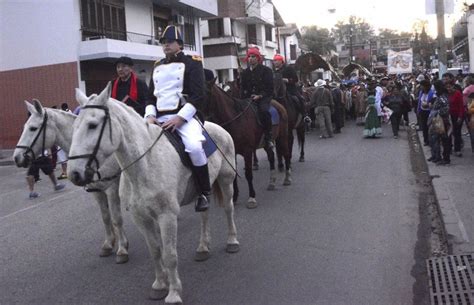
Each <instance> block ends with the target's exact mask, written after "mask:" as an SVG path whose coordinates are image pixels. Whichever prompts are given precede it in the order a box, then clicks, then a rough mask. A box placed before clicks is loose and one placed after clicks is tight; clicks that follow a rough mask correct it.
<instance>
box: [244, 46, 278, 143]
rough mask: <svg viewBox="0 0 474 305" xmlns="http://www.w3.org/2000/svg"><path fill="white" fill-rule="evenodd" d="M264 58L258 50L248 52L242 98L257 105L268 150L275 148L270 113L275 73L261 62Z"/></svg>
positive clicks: (251, 49) (252, 49)
mask: <svg viewBox="0 0 474 305" xmlns="http://www.w3.org/2000/svg"><path fill="white" fill-rule="evenodd" d="M261 60H262V56H261V55H260V51H259V50H258V49H257V48H250V49H249V50H248V51H247V62H248V68H247V69H245V70H244V72H243V73H242V75H241V86H240V97H241V98H251V99H252V101H254V102H255V103H257V105H258V112H259V116H260V120H261V122H262V125H263V130H264V140H265V146H266V148H269V149H272V148H273V141H272V118H271V115H270V112H269V109H270V103H271V100H272V98H273V72H272V70H271V69H270V68H268V67H266V66H264V65H262V64H261V63H260V62H261Z"/></svg>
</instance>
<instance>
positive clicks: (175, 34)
mask: <svg viewBox="0 0 474 305" xmlns="http://www.w3.org/2000/svg"><path fill="white" fill-rule="evenodd" d="M165 40H168V41H177V42H178V43H180V44H183V37H182V36H181V33H180V32H179V29H178V27H177V26H175V25H168V26H167V27H166V29H165V30H164V31H163V35H161V38H160V43H163V42H164V41H165Z"/></svg>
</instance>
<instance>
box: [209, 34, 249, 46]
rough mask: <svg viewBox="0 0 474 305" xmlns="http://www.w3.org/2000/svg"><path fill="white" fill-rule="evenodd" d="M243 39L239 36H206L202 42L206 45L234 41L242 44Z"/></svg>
mask: <svg viewBox="0 0 474 305" xmlns="http://www.w3.org/2000/svg"><path fill="white" fill-rule="evenodd" d="M241 42H242V40H241V39H240V37H237V36H223V37H206V38H203V40H202V44H203V45H204V46H211V45H218V44H228V43H234V44H238V45H240V43H241Z"/></svg>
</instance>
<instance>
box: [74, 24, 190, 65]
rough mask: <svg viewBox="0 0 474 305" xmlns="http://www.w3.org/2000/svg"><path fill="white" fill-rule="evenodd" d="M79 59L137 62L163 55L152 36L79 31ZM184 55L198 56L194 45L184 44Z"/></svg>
mask: <svg viewBox="0 0 474 305" xmlns="http://www.w3.org/2000/svg"><path fill="white" fill-rule="evenodd" d="M81 31H82V40H83V41H81V42H80V44H79V59H80V60H92V59H99V58H109V57H110V58H118V57H120V56H124V55H127V56H130V57H132V58H134V59H139V60H153V61H154V60H157V59H159V58H163V57H164V56H165V55H164V53H163V50H162V48H161V45H160V44H159V42H158V39H156V38H155V37H154V36H152V35H144V34H139V33H133V32H118V31H102V32H97V31H91V30H89V29H84V28H83V29H81ZM184 49H185V51H186V53H188V54H190V55H198V53H197V52H196V46H195V45H189V44H184Z"/></svg>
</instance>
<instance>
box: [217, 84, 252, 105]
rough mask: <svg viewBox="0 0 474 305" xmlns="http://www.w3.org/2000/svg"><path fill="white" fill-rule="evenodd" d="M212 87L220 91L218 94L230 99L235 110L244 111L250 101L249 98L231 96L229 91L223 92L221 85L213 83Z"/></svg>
mask: <svg viewBox="0 0 474 305" xmlns="http://www.w3.org/2000/svg"><path fill="white" fill-rule="evenodd" d="M213 88H215V89H217V90H218V92H220V95H221V96H222V95H224V96H225V97H226V98H228V99H230V100H231V101H232V104H233V106H234V109H235V111H237V112H242V111H244V110H245V109H246V108H247V106H248V104H249V103H250V99H248V98H247V99H239V98H236V97H233V96H232V95H230V94H229V93H227V92H225V91H224V89H222V88H221V87H219V86H217V85H215V84H214V85H213Z"/></svg>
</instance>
